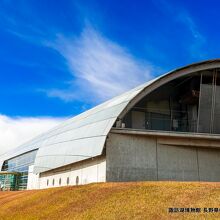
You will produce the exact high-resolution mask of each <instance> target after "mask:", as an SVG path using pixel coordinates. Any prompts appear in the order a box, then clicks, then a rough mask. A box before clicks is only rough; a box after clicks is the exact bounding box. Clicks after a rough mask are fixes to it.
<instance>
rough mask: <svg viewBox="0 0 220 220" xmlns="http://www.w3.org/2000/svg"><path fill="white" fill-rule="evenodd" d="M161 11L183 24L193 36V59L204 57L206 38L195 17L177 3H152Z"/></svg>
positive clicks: (160, 1)
mask: <svg viewBox="0 0 220 220" xmlns="http://www.w3.org/2000/svg"><path fill="white" fill-rule="evenodd" d="M152 2H153V3H154V4H155V5H156V6H157V7H158V8H159V9H160V10H161V11H163V12H165V13H166V14H168V15H169V16H170V18H171V19H172V20H174V21H175V22H178V23H179V24H182V25H183V26H184V27H185V29H186V30H188V32H189V33H190V34H191V37H192V40H191V44H190V45H189V47H188V50H189V52H190V55H191V56H192V57H197V58H198V57H199V58H203V57H204V51H202V49H201V47H202V46H203V45H204V44H205V43H206V38H205V36H204V35H203V34H202V33H201V32H200V31H199V27H198V25H197V24H196V22H195V20H194V18H193V16H192V15H191V14H190V13H189V12H188V11H187V9H186V8H184V7H180V6H179V5H178V4H177V3H176V2H175V3H172V2H171V1H169V0H159V1H152ZM183 34H184V33H183Z"/></svg>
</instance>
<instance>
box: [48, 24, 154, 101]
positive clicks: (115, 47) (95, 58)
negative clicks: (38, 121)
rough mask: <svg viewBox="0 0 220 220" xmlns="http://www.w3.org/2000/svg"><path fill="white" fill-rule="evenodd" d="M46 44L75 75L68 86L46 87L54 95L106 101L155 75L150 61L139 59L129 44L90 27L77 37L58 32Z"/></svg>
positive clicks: (49, 93)
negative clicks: (63, 59)
mask: <svg viewBox="0 0 220 220" xmlns="http://www.w3.org/2000/svg"><path fill="white" fill-rule="evenodd" d="M47 46H49V47H51V48H53V49H55V50H56V51H58V52H59V53H60V54H61V55H62V56H63V57H64V58H65V60H66V62H67V65H68V67H69V70H70V72H71V74H72V76H73V80H72V82H70V86H69V88H67V89H66V90H59V89H56V88H55V89H52V90H49V91H47V94H48V96H51V97H58V98H61V99H63V100H65V101H69V100H73V99H77V98H82V97H86V98H90V99H91V98H95V99H96V100H98V101H103V100H106V99H108V98H111V97H113V96H115V95H118V94H120V93H122V92H124V91H126V90H128V89H130V88H133V87H135V86H137V85H139V84H140V83H143V82H145V81H147V80H149V79H150V78H152V74H151V70H152V66H151V65H150V64H148V63H146V62H143V61H140V60H138V59H136V58H135V57H134V56H132V54H131V53H129V51H128V50H127V49H126V48H124V47H122V46H120V45H119V44H117V43H116V42H113V41H111V40H109V39H107V38H105V37H104V36H102V35H101V34H100V33H99V32H97V31H95V30H94V29H93V28H91V27H87V28H85V29H84V31H83V32H82V33H81V35H80V36H79V37H75V38H66V37H65V36H63V35H57V38H56V40H55V41H54V42H49V43H48V44H47ZM93 101H94V100H93Z"/></svg>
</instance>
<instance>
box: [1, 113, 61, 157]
mask: <svg viewBox="0 0 220 220" xmlns="http://www.w3.org/2000/svg"><path fill="white" fill-rule="evenodd" d="M63 120H64V119H63V118H31V117H13V118H12V117H8V116H5V115H1V114H0V140H1V141H0V155H1V154H3V153H4V152H6V151H8V150H10V149H12V148H15V147H17V146H18V145H20V144H22V143H24V142H26V141H28V140H30V139H31V138H33V137H35V136H36V135H39V134H41V133H42V132H45V131H47V130H49V129H50V128H52V127H54V126H56V125H57V124H59V123H60V122H61V121H63Z"/></svg>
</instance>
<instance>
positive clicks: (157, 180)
mask: <svg viewBox="0 0 220 220" xmlns="http://www.w3.org/2000/svg"><path fill="white" fill-rule="evenodd" d="M157 139H158V138H156V169H157V181H158V180H159V179H158V150H157Z"/></svg>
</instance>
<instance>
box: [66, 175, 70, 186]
mask: <svg viewBox="0 0 220 220" xmlns="http://www.w3.org/2000/svg"><path fill="white" fill-rule="evenodd" d="M69 183H70V178H69V177H67V179H66V185H69Z"/></svg>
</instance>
